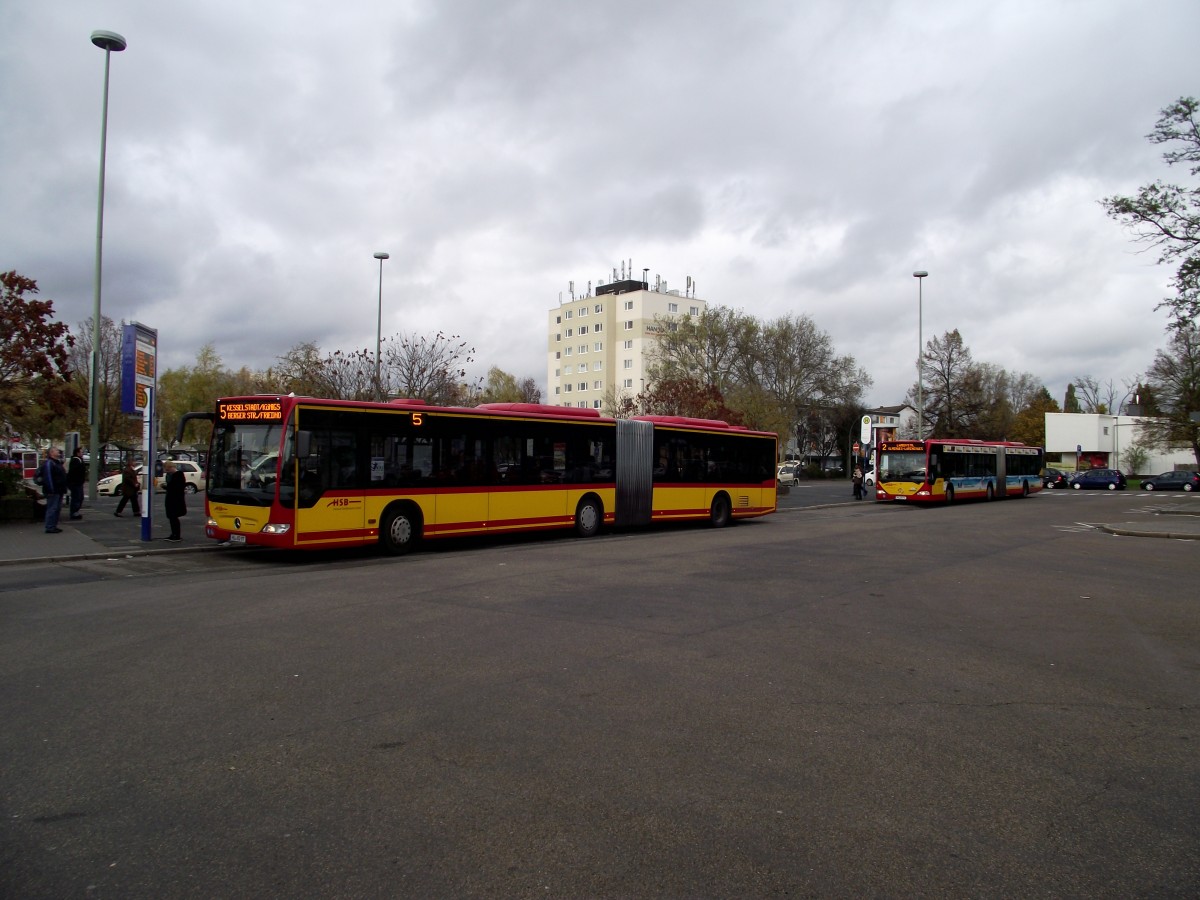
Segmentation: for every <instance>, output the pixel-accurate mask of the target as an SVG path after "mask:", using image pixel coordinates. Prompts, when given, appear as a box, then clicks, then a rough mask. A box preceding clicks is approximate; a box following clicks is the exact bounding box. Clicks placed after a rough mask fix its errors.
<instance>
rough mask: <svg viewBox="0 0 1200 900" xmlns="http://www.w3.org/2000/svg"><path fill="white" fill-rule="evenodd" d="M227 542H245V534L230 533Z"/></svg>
mask: <svg viewBox="0 0 1200 900" xmlns="http://www.w3.org/2000/svg"><path fill="white" fill-rule="evenodd" d="M229 543H231V544H244V543H246V536H245V535H244V534H231V535H230V536H229Z"/></svg>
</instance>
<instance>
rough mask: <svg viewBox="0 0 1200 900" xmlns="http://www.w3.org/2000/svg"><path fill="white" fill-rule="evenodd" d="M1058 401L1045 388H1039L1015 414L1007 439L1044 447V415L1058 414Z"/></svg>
mask: <svg viewBox="0 0 1200 900" xmlns="http://www.w3.org/2000/svg"><path fill="white" fill-rule="evenodd" d="M1059 411H1060V410H1059V408H1058V401H1056V400H1055V399H1054V398H1053V397H1051V396H1050V392H1049V391H1048V390H1046V388H1044V387H1041V388H1039V389H1038V390H1037V391H1036V392H1035V393H1034V395H1033V396H1032V397H1030V398H1029V401H1028V402H1027V403H1026V404H1025V406H1024V407H1023V408H1022V409H1021V411H1020V412H1018V413H1017V415H1016V418H1015V419H1014V420H1013V423H1012V428H1011V429H1010V431H1009V433H1008V437H1009V438H1011V439H1012V440H1014V441H1020V442H1021V443H1023V444H1029V445H1030V446H1036V447H1044V446H1045V445H1046V413H1056V412H1059Z"/></svg>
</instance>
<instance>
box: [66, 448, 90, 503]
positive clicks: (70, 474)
mask: <svg viewBox="0 0 1200 900" xmlns="http://www.w3.org/2000/svg"><path fill="white" fill-rule="evenodd" d="M86 481H87V463H85V462H84V461H83V448H82V447H76V448H75V452H74V453H72V454H71V461H70V462H69V463H67V490H68V491H69V492H70V494H71V518H72V519H82V518H83V516H82V515H80V513H79V510H81V509H82V508H83V485H84V483H85V482H86Z"/></svg>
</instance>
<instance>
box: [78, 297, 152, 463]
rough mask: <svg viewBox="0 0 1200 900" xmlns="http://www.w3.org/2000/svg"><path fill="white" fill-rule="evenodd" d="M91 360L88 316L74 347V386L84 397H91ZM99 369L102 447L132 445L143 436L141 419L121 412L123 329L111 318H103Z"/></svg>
mask: <svg viewBox="0 0 1200 900" xmlns="http://www.w3.org/2000/svg"><path fill="white" fill-rule="evenodd" d="M122 324H124V323H122ZM91 359H92V319H91V317H88V318H87V319H84V320H83V321H82V322H80V323H79V334H78V337H76V339H75V345H74V346H73V347H72V348H71V369H72V371H73V372H74V373H75V377H74V384H75V385H76V386H77V387H78V388H79V390H80V391H81V392H82V393H83V396H85V397H90V396H91ZM97 367H98V369H99V373H100V374H99V391H98V392H97V404H98V405H99V410H98V414H99V417H100V444H101V446H103V445H104V444H109V443H117V444H121V445H128V444H131V443H133V442H134V441H135V440H136V439H137V436H138V435H139V434H141V430H142V426H141V421H140V419H138V418H135V417H133V416H130V415H128V414H127V413H123V412H121V326H120V325H117V324H115V323H114V322H113V320H112V319H110V318H109V317H108V316H101V317H100V354H99V359H98V361H97ZM81 424H82V423H81ZM79 430H80V431H81V432H82V431H84V428H83V427H80V428H79ZM89 449H91V448H89Z"/></svg>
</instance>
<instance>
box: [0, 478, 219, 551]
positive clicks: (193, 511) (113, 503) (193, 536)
mask: <svg viewBox="0 0 1200 900" xmlns="http://www.w3.org/2000/svg"><path fill="white" fill-rule="evenodd" d="M155 499H156V500H157V503H156V504H155V508H154V514H153V517H152V519H151V530H150V536H151V538H152V539H151V540H149V541H144V540H142V520H141V517H140V516H136V515H134V514H133V511H132V510H131V509H130V508H129V507H128V506H126V507H125V510H124V512H123V513H122V514H121V516H120V517H117V516H115V515H113V513H114V512H116V509H117V503H118V500H117V499H116V498H112V497H101V498H100V499H99V500H98V501H97V503H96V505H95V506H93V505H92V504H90V503H89V502H88V501H86V500H85V501H84V504H83V509H82V510H80V512H81V514H82V515H83V518H82V519H75V520H72V519H71V518H70V517H69V516H68V515H67V510H66V507H64V508H63V512H62V515H61V516H60V517H59V521H58V527H59V528H61V529H62V532H61V533H59V534H47V533H46V529H45V527H44V526H43V524H42V523H41V522H40V521H36V520H34V519H33V518H32V515H31V517H30V518H27V519H20V520H15V521H7V522H0V565H13V564H16V563H38V562H65V561H70V560H78V559H108V558H119V557H125V556H146V555H149V554H152V553H181V552H192V553H195V552H199V551H202V550H219V549H228V548H222V547H221V546H220V545H219V544H218V543H217V542H216V541H213V540H212V539H211V538H208V537H205V535H204V495H203V494H199V495H189V496H188V498H187V504H188V514H187V515H186V516H185V517H184V518H183V519H181V520H180V536H181V537H182V538H183V540H182V541H181V542H180V543H177V544H176V543H172V542H170V541H168V540H167V535H168V534H170V532H171V527H170V523H168V522H167V516H166V513H164V512H163V508H162V497H161V495H159V496H158V497H156V498H155Z"/></svg>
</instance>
